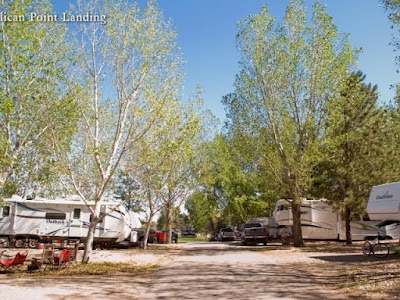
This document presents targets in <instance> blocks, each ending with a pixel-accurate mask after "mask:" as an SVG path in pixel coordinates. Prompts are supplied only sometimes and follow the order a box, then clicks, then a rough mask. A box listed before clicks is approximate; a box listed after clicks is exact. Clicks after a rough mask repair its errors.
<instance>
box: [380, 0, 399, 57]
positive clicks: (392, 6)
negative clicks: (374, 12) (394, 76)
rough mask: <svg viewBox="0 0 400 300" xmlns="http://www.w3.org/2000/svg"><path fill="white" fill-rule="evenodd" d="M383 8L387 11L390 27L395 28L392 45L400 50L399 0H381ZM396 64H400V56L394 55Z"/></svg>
mask: <svg viewBox="0 0 400 300" xmlns="http://www.w3.org/2000/svg"><path fill="white" fill-rule="evenodd" d="M381 2H382V3H383V5H384V8H385V9H386V11H387V12H388V13H389V20H390V21H392V23H393V25H392V29H393V30H395V34H394V35H393V43H392V45H393V47H394V48H395V50H396V51H397V50H400V0H381ZM396 62H397V64H400V56H397V57H396Z"/></svg>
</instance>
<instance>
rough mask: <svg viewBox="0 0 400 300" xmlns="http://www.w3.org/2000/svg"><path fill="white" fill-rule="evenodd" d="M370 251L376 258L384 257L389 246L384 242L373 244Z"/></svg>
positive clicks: (387, 253)
mask: <svg viewBox="0 0 400 300" xmlns="http://www.w3.org/2000/svg"><path fill="white" fill-rule="evenodd" d="M372 252H373V254H374V256H375V257H377V258H386V257H387V256H388V255H389V247H388V245H386V244H381V243H378V244H375V245H374V247H373V248H372Z"/></svg>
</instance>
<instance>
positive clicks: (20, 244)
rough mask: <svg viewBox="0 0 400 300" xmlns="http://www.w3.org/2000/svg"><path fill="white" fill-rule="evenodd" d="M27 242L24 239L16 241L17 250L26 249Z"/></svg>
mask: <svg viewBox="0 0 400 300" xmlns="http://www.w3.org/2000/svg"><path fill="white" fill-rule="evenodd" d="M24 244H25V241H24V240H23V239H18V240H15V243H14V246H15V248H22V247H24Z"/></svg>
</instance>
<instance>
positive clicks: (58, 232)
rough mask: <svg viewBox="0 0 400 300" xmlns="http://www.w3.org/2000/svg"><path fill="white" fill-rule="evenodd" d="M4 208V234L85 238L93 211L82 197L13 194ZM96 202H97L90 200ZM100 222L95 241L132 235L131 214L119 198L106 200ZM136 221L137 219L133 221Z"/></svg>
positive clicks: (0, 233)
mask: <svg viewBox="0 0 400 300" xmlns="http://www.w3.org/2000/svg"><path fill="white" fill-rule="evenodd" d="M5 203H6V204H5V207H3V208H0V238H2V240H3V241H4V240H5V239H10V240H18V239H20V240H21V239H35V240H50V239H61V240H63V239H84V238H86V236H87V233H88V229H89V225H90V221H91V212H90V210H89V208H88V207H87V205H86V204H85V203H84V202H83V201H82V200H79V199H75V200H68V199H67V200H66V199H55V200H49V199H40V198H39V199H33V200H26V199H22V198H21V197H18V196H13V197H12V198H10V199H6V200H5ZM89 205H93V206H94V203H90V204H89ZM105 214H106V216H105V217H104V219H103V220H102V222H100V223H99V224H98V225H97V226H96V231H95V235H94V238H95V242H120V241H123V240H124V239H127V238H128V239H129V238H130V235H131V229H132V227H131V223H132V222H131V220H130V218H131V216H132V215H134V213H133V212H128V211H127V210H126V208H125V207H124V206H123V205H122V204H121V203H120V202H115V201H104V202H102V203H101V205H100V215H105ZM133 223H135V224H136V220H135V222H133Z"/></svg>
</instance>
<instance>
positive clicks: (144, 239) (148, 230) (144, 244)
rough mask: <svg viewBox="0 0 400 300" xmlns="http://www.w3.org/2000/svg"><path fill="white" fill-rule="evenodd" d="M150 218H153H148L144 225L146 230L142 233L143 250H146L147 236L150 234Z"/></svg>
mask: <svg viewBox="0 0 400 300" xmlns="http://www.w3.org/2000/svg"><path fill="white" fill-rule="evenodd" d="M152 218H153V216H152V215H151V214H150V218H149V220H148V222H147V225H146V230H145V231H144V237H143V249H144V250H146V249H147V241H148V239H149V234H150V222H151V220H152ZM154 238H156V237H154Z"/></svg>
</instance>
